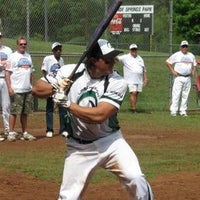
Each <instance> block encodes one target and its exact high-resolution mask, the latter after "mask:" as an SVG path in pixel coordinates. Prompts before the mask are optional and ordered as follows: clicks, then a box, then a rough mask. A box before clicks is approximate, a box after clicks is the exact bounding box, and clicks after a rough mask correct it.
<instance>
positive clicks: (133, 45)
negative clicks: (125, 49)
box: [129, 44, 138, 49]
mask: <svg viewBox="0 0 200 200" xmlns="http://www.w3.org/2000/svg"><path fill="white" fill-rule="evenodd" d="M137 48H138V46H137V44H131V45H130V46H129V49H137Z"/></svg>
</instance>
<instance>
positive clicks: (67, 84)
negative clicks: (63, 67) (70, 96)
mask: <svg viewBox="0 0 200 200" xmlns="http://www.w3.org/2000/svg"><path fill="white" fill-rule="evenodd" d="M72 83H73V81H71V80H70V79H68V78H63V79H60V80H59V81H58V85H59V86H60V87H61V88H63V89H65V90H66V89H68V88H69V87H70V86H71V84H72Z"/></svg>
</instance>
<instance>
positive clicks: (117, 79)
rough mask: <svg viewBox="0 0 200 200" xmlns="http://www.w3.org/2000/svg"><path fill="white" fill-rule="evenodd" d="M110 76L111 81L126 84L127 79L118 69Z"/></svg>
mask: <svg viewBox="0 0 200 200" xmlns="http://www.w3.org/2000/svg"><path fill="white" fill-rule="evenodd" d="M108 77H109V80H110V81H113V82H118V83H119V84H126V81H125V79H124V78H123V77H122V76H121V75H120V74H119V73H118V72H117V71H114V72H113V73H112V74H111V75H109V76H108Z"/></svg>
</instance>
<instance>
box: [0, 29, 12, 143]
mask: <svg viewBox="0 0 200 200" xmlns="http://www.w3.org/2000/svg"><path fill="white" fill-rule="evenodd" d="M11 53H12V50H11V48H10V47H7V46H5V45H3V34H2V33H1V32H0V94H1V96H0V99H1V107H2V117H3V126H4V135H5V136H7V135H8V133H9V114H10V98H9V94H8V89H7V85H6V81H5V68H6V61H7V59H8V57H9V56H10V54H11ZM4 140H5V137H4V136H2V135H0V142H1V141H4Z"/></svg>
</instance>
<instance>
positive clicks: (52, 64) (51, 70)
mask: <svg viewBox="0 0 200 200" xmlns="http://www.w3.org/2000/svg"><path fill="white" fill-rule="evenodd" d="M63 65H64V60H63V58H62V57H60V59H59V60H57V59H56V58H55V56H54V55H49V56H46V57H45V58H44V60H43V62H42V67H41V69H42V70H44V71H46V72H47V74H49V75H50V76H52V77H55V76H56V74H57V71H58V69H60V67H61V66H63Z"/></svg>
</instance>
